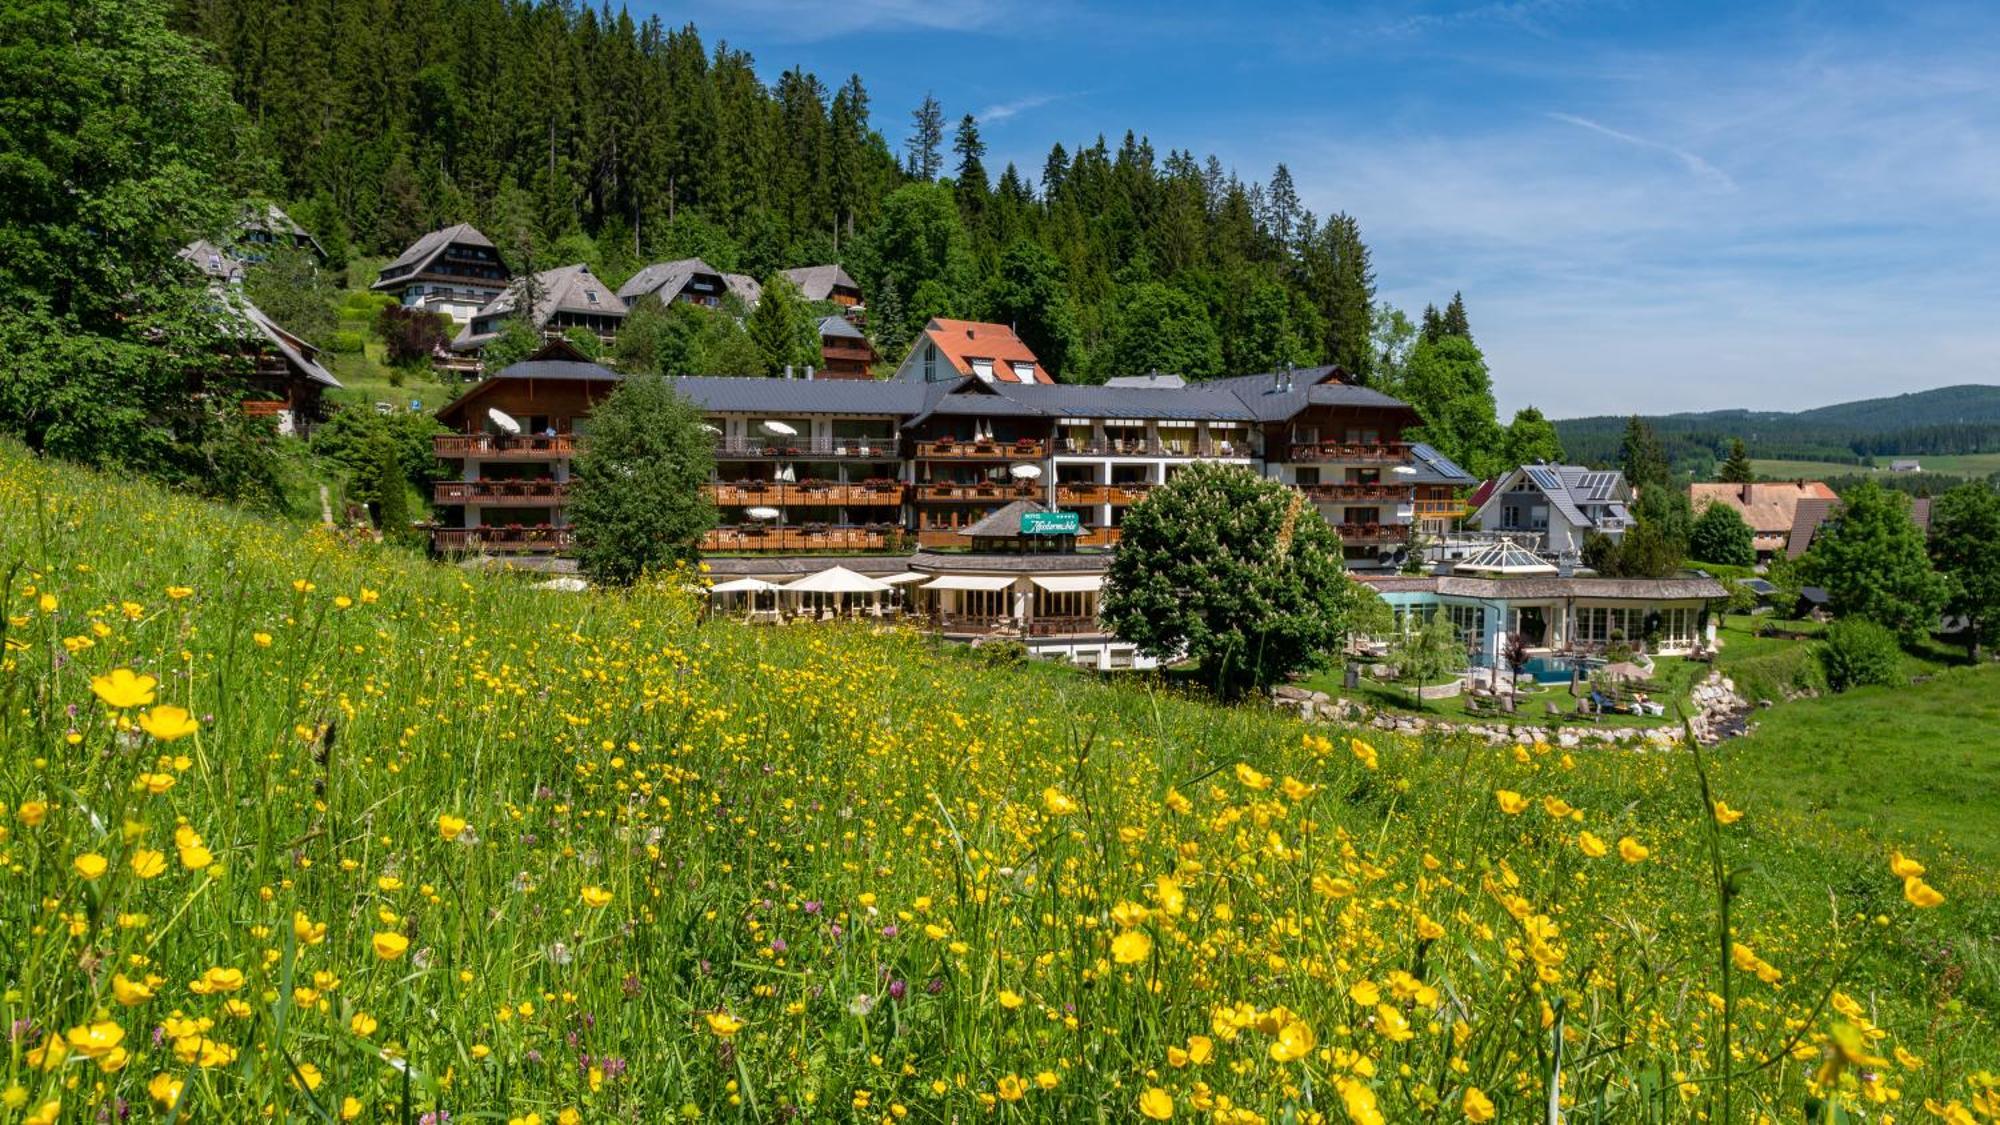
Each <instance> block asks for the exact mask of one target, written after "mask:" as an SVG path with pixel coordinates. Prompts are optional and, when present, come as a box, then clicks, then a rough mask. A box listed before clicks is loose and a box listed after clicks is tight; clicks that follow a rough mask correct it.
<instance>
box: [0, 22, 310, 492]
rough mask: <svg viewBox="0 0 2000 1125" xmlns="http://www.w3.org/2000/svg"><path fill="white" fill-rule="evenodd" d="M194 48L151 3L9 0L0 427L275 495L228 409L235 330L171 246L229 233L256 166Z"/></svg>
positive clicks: (0, 158) (48, 447) (223, 91)
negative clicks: (232, 180) (236, 200)
mask: <svg viewBox="0 0 2000 1125" xmlns="http://www.w3.org/2000/svg"><path fill="white" fill-rule="evenodd" d="M199 60H200V52H199V51H197V50H196V49H195V47H194V46H193V45H192V44H191V43H189V42H188V41H187V40H185V39H183V38H182V37H181V36H179V35H176V34H174V33H172V32H170V31H168V30H167V29H166V26H165V6H164V4H162V3H160V2H159V0H20V2H16V3H10V4H7V5H0V154H4V155H0V354H4V355H5V356H6V357H7V358H6V362H5V363H4V364H0V426H4V427H5V428H6V429H8V430H10V431H12V432H14V433H15V434H17V435H19V436H20V437H21V438H22V439H23V440H25V441H26V442H27V443H28V444H29V445H30V446H32V447H34V448H36V449H38V450H42V451H46V452H49V453H53V454H57V455H60V456H66V457H72V458H76V459H79V460H84V461H88V462H93V463H100V464H102V463H123V464H127V465H130V466H133V467H135V468H139V469H143V470H147V471H151V472H153V473H156V474H158V475H160V476H163V477H165V478H166V479H168V480H170V481H174V482H176V483H181V484H186V485H189V486H191V487H196V488H199V489H201V490H203V491H207V492H212V493H218V494H225V495H234V496H238V497H247V498H256V499H271V498H272V497H273V487H274V486H273V479H274V478H273V475H272V473H271V472H270V471H269V468H268V464H269V459H268V457H267V456H266V455H265V451H266V450H267V449H268V445H269V442H268V435H266V434H264V433H262V432H261V431H260V430H259V429H258V428H257V427H255V426H251V425H248V424H246V423H245V422H244V421H243V419H242V417H241V414H240V412H239V411H238V409H237V406H236V402H237V399H238V398H240V397H241V392H242V388H241V383H240V376H241V375H242V374H243V372H244V368H245V367H246V366H247V365H246V364H243V363H239V362H232V361H230V360H228V359H226V358H223V357H225V356H227V355H229V354H231V353H232V352H234V351H235V350H237V349H236V344H235V343H234V341H233V340H232V337H235V338H241V337H243V336H244V335H245V332H244V329H243V328H242V325H241V322H240V321H239V320H238V319H237V318H236V317H235V315H234V314H233V313H232V311H231V310H230V308H229V307H228V305H227V303H226V302H225V301H224V300H223V299H222V297H221V296H220V295H218V294H216V293H213V292H211V291H210V290H209V289H208V288H207V287H206V286H205V285H204V284H203V282H202V281H201V280H200V278H199V277H198V275H197V274H196V273H195V272H194V271H193V270H192V269H191V268H189V267H188V266H187V265H186V264H185V263H183V262H181V261H179V260H178V259H177V258H176V256H175V255H176V251H177V250H178V249H179V248H180V247H181V246H182V245H183V244H185V243H186V242H188V241H190V240H191V239H193V238H195V237H196V236H201V235H207V236H211V237H219V236H220V234H221V231H222V228H223V226H224V225H225V224H226V223H227V222H228V221H229V219H230V217H231V215H232V210H233V208H232V205H231V203H230V202H229V200H230V198H231V187H232V185H231V184H229V183H227V182H225V176H232V177H233V176H237V175H248V174H249V171H248V169H246V168H245V167H244V164H243V160H242V156H241V146H240V140H241V134H242V127H241V122H240V114H239V113H238V112H237V111H236V110H235V108H234V107H233V106H232V105H231V103H230V100H229V94H228V88H227V84H226V82H225V80H224V76H223V75H222V74H221V73H220V72H219V71H217V70H215V69H213V68H211V67H209V66H207V65H206V64H204V63H202V62H201V61H199ZM191 384H193V385H198V386H200V387H201V388H202V390H203V391H204V392H205V393H203V394H200V395H190V394H189V393H188V391H189V387H190V385H191ZM260 466H262V467H260ZM245 489H247V490H248V491H247V492H245V491H242V490H245Z"/></svg>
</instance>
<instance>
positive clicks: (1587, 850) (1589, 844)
mask: <svg viewBox="0 0 2000 1125" xmlns="http://www.w3.org/2000/svg"><path fill="white" fill-rule="evenodd" d="M1576 850H1577V851H1580V852H1582V853H1583V854H1584V855H1587V856H1589V857H1590V858H1592V859H1602V858H1603V857H1604V855H1605V854H1606V853H1607V852H1609V851H1610V850H1611V849H1610V848H1609V847H1607V846H1606V845H1605V843H1604V841H1603V839H1601V838H1599V837H1598V836H1596V835H1593V834H1592V833H1589V832H1579V833H1577V834H1576Z"/></svg>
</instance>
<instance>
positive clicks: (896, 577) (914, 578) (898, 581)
mask: <svg viewBox="0 0 2000 1125" xmlns="http://www.w3.org/2000/svg"><path fill="white" fill-rule="evenodd" d="M929 577H930V575H928V574H918V573H917V572H916V571H914V570H906V571H904V572H903V573H901V574H891V575H890V576H889V577H887V578H883V579H881V580H880V581H882V582H884V583H887V584H888V585H891V586H902V585H905V584H907V583H910V582H922V581H923V580H924V579H926V578H929Z"/></svg>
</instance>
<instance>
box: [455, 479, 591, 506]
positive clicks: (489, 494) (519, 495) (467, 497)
mask: <svg viewBox="0 0 2000 1125" xmlns="http://www.w3.org/2000/svg"><path fill="white" fill-rule="evenodd" d="M568 494H569V484H568V482H566V481H555V480H444V481H439V482H437V484H435V485H433V486H432V488H431V500H432V501H433V502H434V503H438V504H474V505H486V506H489V507H516V508H546V507H549V506H550V505H553V504H560V503H562V502H563V498H564V497H565V496H567V495H568Z"/></svg>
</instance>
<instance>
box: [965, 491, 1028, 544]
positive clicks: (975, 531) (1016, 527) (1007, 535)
mask: <svg viewBox="0 0 2000 1125" xmlns="http://www.w3.org/2000/svg"><path fill="white" fill-rule="evenodd" d="M1046 511H1048V508H1047V507H1046V506H1044V505H1042V504H1038V503H1036V502H1035V501H1033V500H1015V501H1013V502H1011V503H1007V504H1002V505H1001V506H1000V507H998V508H995V509H994V510H993V511H992V512H989V513H987V515H986V518H984V519H982V520H979V521H978V522H976V523H974V524H973V525H972V526H971V527H961V528H959V529H958V533H959V534H960V535H963V536H965V537H966V538H967V539H973V538H978V539H1019V538H1020V537H1021V517H1022V516H1024V515H1027V514H1028V513H1029V512H1046Z"/></svg>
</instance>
